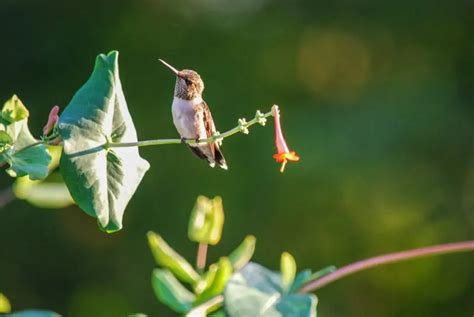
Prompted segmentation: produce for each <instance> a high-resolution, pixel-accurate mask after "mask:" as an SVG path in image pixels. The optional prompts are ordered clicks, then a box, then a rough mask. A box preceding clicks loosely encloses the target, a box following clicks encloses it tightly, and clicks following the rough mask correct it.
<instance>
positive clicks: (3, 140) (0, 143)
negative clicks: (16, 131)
mask: <svg viewBox="0 0 474 317" xmlns="http://www.w3.org/2000/svg"><path fill="white" fill-rule="evenodd" d="M12 144H13V139H12V137H11V136H10V135H9V134H8V133H6V132H5V131H1V130H0V151H1V150H3V148H4V147H5V146H7V145H12Z"/></svg>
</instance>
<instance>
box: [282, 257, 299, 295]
mask: <svg viewBox="0 0 474 317" xmlns="http://www.w3.org/2000/svg"><path fill="white" fill-rule="evenodd" d="M280 271H281V284H282V288H283V290H284V291H285V292H287V291H288V290H289V289H290V287H291V285H292V284H293V281H294V280H295V275H296V261H295V258H294V257H293V256H292V255H291V254H290V253H288V252H283V253H282V254H281V260H280Z"/></svg>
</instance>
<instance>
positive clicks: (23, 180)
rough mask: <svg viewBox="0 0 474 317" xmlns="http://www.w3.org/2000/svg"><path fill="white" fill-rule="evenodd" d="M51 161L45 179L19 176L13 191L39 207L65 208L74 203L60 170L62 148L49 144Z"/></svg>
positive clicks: (18, 196)
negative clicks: (58, 169)
mask: <svg viewBox="0 0 474 317" xmlns="http://www.w3.org/2000/svg"><path fill="white" fill-rule="evenodd" d="M47 148H48V152H49V153H50V154H51V157H52V159H51V162H50V163H49V165H48V170H49V176H48V177H47V178H46V179H44V180H40V181H39V180H35V181H32V180H30V179H29V178H28V177H18V178H17V179H16V181H15V183H14V184H13V193H14V194H15V196H16V197H17V198H18V199H23V200H26V201H28V202H29V203H30V204H32V205H34V206H36V207H39V208H64V207H67V206H69V205H72V204H74V200H73V199H72V197H71V195H70V194H69V190H68V189H67V187H66V184H65V183H64V181H63V179H62V176H61V174H60V173H59V172H57V171H56V172H55V170H56V169H57V167H58V166H59V158H60V156H61V150H62V148H61V147H60V146H51V145H48V147H47Z"/></svg>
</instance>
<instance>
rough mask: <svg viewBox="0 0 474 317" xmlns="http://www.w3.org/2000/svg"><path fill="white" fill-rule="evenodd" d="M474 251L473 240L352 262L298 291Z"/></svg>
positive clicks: (310, 290)
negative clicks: (374, 270) (397, 265)
mask: <svg viewBox="0 0 474 317" xmlns="http://www.w3.org/2000/svg"><path fill="white" fill-rule="evenodd" d="M473 250H474V240H472V241H463V242H456V243H447V244H440V245H435V246H431V247H425V248H419V249H413V250H407V251H401V252H396V253H390V254H385V255H380V256H376V257H373V258H369V259H366V260H362V261H358V262H354V263H352V264H349V265H346V266H343V267H341V268H340V269H338V270H336V271H334V272H333V273H329V274H327V275H325V276H323V277H321V278H319V279H316V280H313V281H310V282H308V283H307V284H305V285H303V287H301V289H300V290H299V292H300V293H309V292H314V291H316V290H318V289H320V288H322V287H324V286H326V285H328V284H330V283H333V282H335V281H337V280H339V279H341V278H343V277H346V276H348V275H351V274H354V273H357V272H360V271H364V270H367V269H370V268H373V267H376V266H379V265H385V264H390V263H395V262H401V261H405V260H410V259H414V258H420V257H425V256H431V255H441V254H448V253H455V252H466V251H473Z"/></svg>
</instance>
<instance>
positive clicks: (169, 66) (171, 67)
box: [158, 58, 179, 76]
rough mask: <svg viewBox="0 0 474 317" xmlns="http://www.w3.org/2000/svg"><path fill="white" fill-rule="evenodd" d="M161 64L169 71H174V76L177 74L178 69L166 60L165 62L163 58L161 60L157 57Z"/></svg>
mask: <svg viewBox="0 0 474 317" xmlns="http://www.w3.org/2000/svg"><path fill="white" fill-rule="evenodd" d="M158 60H159V61H160V62H161V63H162V64H163V65H165V66H166V67H168V68H169V69H171V71H172V72H173V73H175V75H176V76H179V71H178V70H177V69H176V68H174V67H173V66H171V65H170V64H168V63H167V62H165V61H164V60H162V59H161V58H160V59H158Z"/></svg>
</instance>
